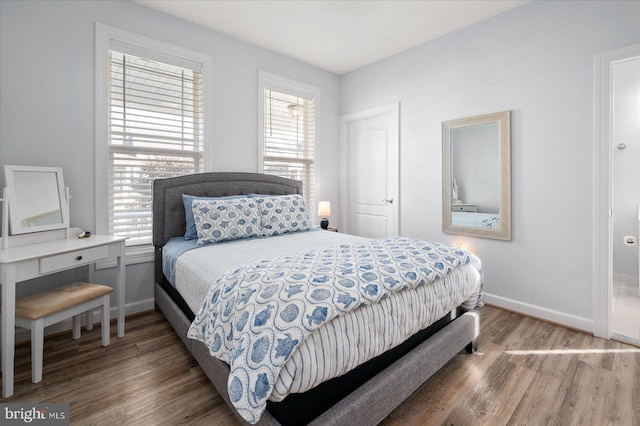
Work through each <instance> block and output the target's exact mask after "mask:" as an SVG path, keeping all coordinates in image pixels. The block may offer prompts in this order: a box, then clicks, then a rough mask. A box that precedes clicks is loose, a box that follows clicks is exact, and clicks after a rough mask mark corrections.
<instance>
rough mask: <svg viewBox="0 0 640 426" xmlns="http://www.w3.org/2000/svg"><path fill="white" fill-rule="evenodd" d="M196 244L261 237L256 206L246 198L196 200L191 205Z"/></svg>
mask: <svg viewBox="0 0 640 426" xmlns="http://www.w3.org/2000/svg"><path fill="white" fill-rule="evenodd" d="M192 209H193V218H194V220H195V223H196V231H197V232H198V244H208V243H219V242H222V241H230V240H238V239H241V238H250V237H257V236H260V235H262V228H261V226H260V211H259V209H258V203H256V201H255V200H252V199H249V198H239V199H237V200H198V199H195V200H193V202H192Z"/></svg>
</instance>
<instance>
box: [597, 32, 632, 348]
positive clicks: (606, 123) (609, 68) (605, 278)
mask: <svg viewBox="0 0 640 426" xmlns="http://www.w3.org/2000/svg"><path fill="white" fill-rule="evenodd" d="M637 57H640V44H633V45H630V46H625V47H621V48H619V49H614V50H609V51H607V52H602V53H599V54H597V55H596V57H595V67H596V69H595V86H596V87H595V110H594V112H595V120H594V125H595V129H594V136H595V137H594V150H593V157H594V166H593V167H594V171H595V173H594V174H593V176H594V178H593V188H594V197H593V199H594V213H593V235H594V237H593V248H592V256H593V262H592V264H593V334H594V335H595V336H597V337H603V338H605V339H609V338H611V335H612V329H611V325H612V317H613V311H612V309H611V301H612V299H613V220H612V208H613V66H614V65H615V64H617V63H620V62H624V61H627V60H630V59H635V58H637Z"/></svg>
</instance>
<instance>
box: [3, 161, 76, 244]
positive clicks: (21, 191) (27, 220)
mask: <svg viewBox="0 0 640 426" xmlns="http://www.w3.org/2000/svg"><path fill="white" fill-rule="evenodd" d="M4 173H5V181H6V184H7V187H6V191H5V192H6V194H5V205H7V204H6V203H7V201H8V208H5V210H4V211H3V213H4V214H6V213H7V211H8V216H9V218H8V219H9V220H8V222H9V224H10V229H9V230H7V229H6V226H3V228H5V229H3V235H7V234H6V233H7V232H8V231H10V234H11V235H18V234H26V233H30V232H40V231H49V230H54V229H62V228H69V209H68V204H67V193H66V189H65V186H64V180H63V178H62V169H61V168H58V167H31V166H4ZM3 222H4V223H7V219H6V217H5V218H3Z"/></svg>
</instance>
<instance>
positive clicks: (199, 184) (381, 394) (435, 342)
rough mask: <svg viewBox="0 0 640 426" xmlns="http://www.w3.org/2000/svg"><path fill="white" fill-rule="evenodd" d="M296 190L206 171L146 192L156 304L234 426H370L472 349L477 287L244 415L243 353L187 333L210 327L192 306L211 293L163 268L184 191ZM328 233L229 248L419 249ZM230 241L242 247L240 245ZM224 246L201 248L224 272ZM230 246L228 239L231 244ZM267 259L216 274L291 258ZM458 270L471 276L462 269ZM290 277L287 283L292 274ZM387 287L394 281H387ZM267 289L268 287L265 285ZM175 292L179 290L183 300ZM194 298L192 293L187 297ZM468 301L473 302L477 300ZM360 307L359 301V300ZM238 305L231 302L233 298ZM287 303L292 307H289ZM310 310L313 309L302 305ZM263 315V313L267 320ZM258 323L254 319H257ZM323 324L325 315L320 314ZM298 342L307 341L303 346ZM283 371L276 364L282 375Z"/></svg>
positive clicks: (179, 224) (297, 186)
mask: <svg viewBox="0 0 640 426" xmlns="http://www.w3.org/2000/svg"><path fill="white" fill-rule="evenodd" d="M301 192H302V183H301V182H298V181H294V180H290V179H285V178H280V177H276V176H268V175H262V174H255V173H205V174H198V175H189V176H182V177H177V178H170V179H160V180H156V181H155V182H154V188H153V194H154V199H153V216H154V222H153V244H154V247H155V301H156V305H157V307H158V308H159V309H160V310H161V311H162V312H163V313H164V315H165V316H166V318H167V319H168V321H169V323H170V324H171V325H172V327H173V328H174V329H175V331H176V333H177V334H178V335H179V336H180V338H181V339H182V341H183V343H184V344H185V346H186V347H187V348H188V350H189V351H190V352H191V354H192V355H193V356H194V358H195V359H196V361H197V362H198V363H199V365H200V366H201V367H202V369H203V371H204V372H205V374H206V375H207V376H208V377H209V379H210V380H211V382H212V383H213V385H214V386H215V387H216V389H217V390H218V392H219V393H220V395H221V396H222V397H223V398H224V400H225V401H226V402H227V404H228V405H229V406H230V407H231V409H232V410H233V412H234V414H235V415H236V416H237V417H238V420H239V421H240V422H241V423H242V424H249V423H251V424H260V425H280V424H283V425H284V424H322V425H326V424H336V425H337V424H349V423H358V424H377V423H379V422H380V421H381V420H383V419H384V417H386V416H387V415H388V414H389V413H390V412H391V411H392V410H393V409H394V408H396V407H397V406H398V405H399V404H401V403H402V401H404V400H405V399H406V398H407V397H408V396H409V395H410V394H411V393H412V392H414V391H415V390H416V389H417V388H418V387H419V386H420V385H421V384H422V383H424V381H426V380H427V379H428V378H429V377H430V376H431V375H433V374H434V373H435V372H436V371H438V370H439V369H440V368H441V367H442V366H443V365H444V364H446V363H447V362H448V361H449V360H450V359H451V358H452V357H453V356H455V355H456V354H458V353H459V352H460V351H461V350H463V349H466V350H467V352H472V351H473V350H474V349H475V347H476V344H477V343H476V342H477V336H478V333H479V317H478V312H477V311H476V310H474V309H473V307H474V306H477V305H480V304H481V303H482V300H481V290H480V292H479V293H475V294H476V295H474V296H473V297H470V298H469V299H470V300H472V301H473V303H472V304H471V305H470V306H466V307H463V306H461V305H462V304H460V305H456V306H454V307H453V308H451V309H450V310H447V312H446V313H445V314H443V315H442V316H441V317H439V318H437V319H435V320H434V321H431V322H432V323H431V325H430V326H429V327H427V328H424V329H421V330H420V331H418V332H416V333H414V334H413V335H411V336H410V337H409V338H407V339H406V340H405V341H404V342H403V343H401V344H399V345H397V346H395V347H393V348H392V349H389V350H385V351H384V352H383V353H381V354H376V355H375V356H374V357H373V358H372V359H369V360H367V361H366V362H364V363H362V364H360V365H358V366H356V367H355V368H353V369H350V370H349V371H348V372H346V373H344V374H340V375H339V376H337V377H334V378H331V379H329V380H326V381H324V380H323V381H322V383H320V384H319V385H315V384H314V385H313V386H312V387H311V388H310V389H305V390H303V391H302V392H300V393H291V394H289V395H288V396H286V395H283V396H282V397H281V398H280V399H282V400H281V401H277V402H275V401H271V400H269V401H267V402H266V409H265V410H264V411H263V412H260V415H259V416H258V417H251V416H247V414H246V413H245V412H243V410H242V409H241V408H240V409H239V408H237V407H238V402H237V398H236V395H235V388H234V386H233V385H234V383H236V382H237V381H236V380H234V379H235V377H237V376H234V374H235V373H234V371H235V372H237V371H244V370H242V369H237V368H236V369H235V370H234V368H235V366H234V365H235V364H234V362H235V361H236V355H241V354H242V351H237V350H236V352H234V353H233V359H232V360H227V361H228V362H224V361H221V360H220V359H218V358H215V357H212V356H211V354H210V352H211V351H212V350H213V347H214V346H216V345H214V344H212V343H210V342H207V343H205V341H204V339H202V340H196V339H193V338H189V337H188V335H189V334H190V333H191V335H192V337H193V335H194V333H196V334H197V324H205V325H206V324H210V323H213V321H211V319H210V318H209V317H206V316H205V315H209V314H205V313H204V312H203V311H204V309H201V311H200V312H195V311H196V308H197V307H198V305H199V302H198V299H199V298H203V297H204V298H205V303H204V305H207V303H208V302H207V301H208V300H209V299H212V297H211V294H212V293H211V291H212V290H213V289H210V290H209V291H210V293H209V294H207V296H203V294H202V290H200V294H199V295H198V292H197V291H195V292H193V291H192V292H189V291H185V290H184V287H185V285H186V286H188V285H190V284H192V283H191V281H192V280H191V279H190V278H181V279H182V282H183V284H181V285H180V284H176V283H175V282H173V281H174V280H176V277H175V276H174V274H178V275H179V276H180V277H184V276H185V274H186V276H187V277H188V276H189V274H190V273H191V272H190V270H189V269H188V268H187V269H185V268H186V267H185V266H184V265H183V263H184V262H182V261H181V260H180V263H176V264H172V265H169V263H172V262H173V261H169V260H167V259H171V257H167V256H168V254H167V252H168V251H170V250H169V247H170V245H171V244H172V242H174V243H175V242H176V241H177V245H178V246H180V245H181V241H180V240H182V239H184V238H183V236H184V234H185V208H184V204H183V194H189V195H191V196H196V197H230V196H237V195H242V196H246V195H249V194H260V195H259V196H260V197H268V196H272V195H291V196H294V195H295V194H301ZM305 233H306V234H305ZM335 234H336V233H333V232H327V231H322V230H313V229H311V230H305V231H302V232H299V233H291V234H288V235H279V236H274V237H269V238H267V240H269V239H271V240H270V241H264V240H265V239H261V238H255V239H248V240H242V242H243V243H244V244H245V246H242V245H238V247H240V246H242V248H240V249H237V251H238V252H239V253H250V250H248V249H247V250H245V247H249V246H252V245H254V244H270V246H268V247H269V248H268V249H267V250H268V251H269V253H270V254H272V255H274V254H277V250H278V249H274V248H271V247H273V243H272V241H273V242H276V241H279V243H278V244H279V245H280V246H286V247H289V248H290V249H292V248H295V247H297V244H303V245H304V244H307V243H306V242H303V240H307V239H313V245H314V246H317V247H320V248H319V249H316V250H313V251H312V252H309V253H306V252H305V254H304V257H305V261H306V260H308V259H307V258H308V256H310V255H311V253H313V255H314V256H318V257H319V258H322V259H325V260H326V259H327V258H328V257H327V256H329V255H330V254H331V253H333V252H338V251H342V252H344V251H345V250H344V249H343V250H337V249H336V247H337V245H344V247H349V250H351V249H352V247H358V250H360V251H362V250H364V247H365V246H366V247H371V250H382V248H381V246H380V244H386V245H392V246H393V249H394V250H395V249H398V245H409V246H410V247H413V249H414V250H415V246H414V245H411V244H418V242H415V241H413V240H410V241H408V240H406V239H404V240H403V239H398V240H394V241H393V242H386V241H385V242H377V241H362V240H359V239H358V238H357V237H349V236H347V235H342V236H338V235H335ZM278 238H280V240H278ZM332 238H339V239H336V240H335V244H333V243H331V239H332ZM350 238H353V242H352V244H351V243H350V242H349V241H347V240H349V239H350ZM238 242H240V240H239V241H238ZM348 243H349V244H348ZM225 244H227V243H226V242H225V243H221V244H213V245H208V246H205V247H208V249H211V250H219V251H218V252H217V254H213V255H212V256H214V258H216V259H218V260H219V263H220V264H221V265H223V266H220V267H223V268H226V267H227V266H228V265H227V266H224V265H225V264H224V261H223V258H224V257H225V256H226V255H227V254H228V252H232V251H233V250H232V249H228V250H227V248H231V247H236V246H234V245H231V244H227V245H226V246H225ZM232 244H236V243H235V242H232ZM336 244H337V245H336ZM419 244H422V243H419ZM436 244H437V243H436ZM385 247H386V246H385ZM420 247H422V246H420ZM203 248H204V247H203ZM261 250H262V251H264V250H265V249H264V248H262V249H258V251H261ZM354 250H355V249H354ZM425 250H426V248H425ZM443 250H444V249H443ZM178 251H179V253H178V255H177V256H176V257H175V258H177V259H182V257H183V256H184V258H187V257H189V256H192V257H194V258H198V257H201V263H207V262H206V261H202V259H203V258H202V256H204V254H201V253H205V250H201V249H197V250H189V251H185V253H184V254H182V253H180V250H178ZM283 253H284V252H283ZM250 257H251V256H249V259H248V260H251V258H250ZM265 257H267V258H269V259H267V260H264V261H256V262H249V263H247V265H246V266H245V265H241V266H239V267H238V268H235V270H232V271H228V273H225V274H224V275H225V277H223V278H227V279H231V278H233V277H234V275H233V273H236V274H238V273H240V272H242V273H243V274H245V275H246V274H249V273H251V274H255V272H256V269H255V268H258V269H259V268H262V265H264V262H267V263H269V266H270V267H271V266H274V265H272V264H275V266H277V263H278V262H281V266H280V267H281V269H282V265H286V264H287V262H291V260H290V258H289V257H287V256H284V255H282V256H276V257H273V256H271V257H269V256H265ZM226 261H227V262H231V263H229V265H230V264H232V263H233V262H234V261H235V260H234V258H233V257H231V258H230V259H228V260H226ZM282 262H284V263H282ZM208 263H215V262H208ZM176 265H178V266H176ZM247 268H254V269H247ZM232 269H234V268H232ZM467 269H469V268H467ZM467 269H466V270H467ZM465 273H469V274H470V272H465ZM477 273H478V274H479V275H478V276H477V277H475V278H469V279H470V280H471V279H475V280H476V281H479V282H481V279H482V278H481V270H479V269H478V272H477ZM290 278H291V276H288V277H287V279H290ZM293 278H295V276H294V277H293ZM194 281H197V280H194ZM218 281H219V280H218ZM218 281H216V282H218ZM449 281H451V283H449ZM449 281H447V282H448V284H444V281H443V283H442V285H445V286H450V285H453V283H452V282H453V281H455V279H454V278H451V279H449ZM390 282H393V280H391V281H390ZM185 283H186V284H185ZM242 285H244V284H241V285H239V286H238V288H240V287H241V286H242ZM247 285H249V284H247ZM260 285H263V284H260ZM181 286H182V288H181ZM233 286H235V281H234V284H233V285H232V286H230V287H228V288H231V287H233ZM265 286H266V284H265ZM247 288H248V287H247ZM266 288H268V286H267V287H266ZM290 288H292V286H289V287H287V289H290ZM381 288H382V286H381ZM179 290H182V294H181V292H180V291H179ZM266 291H267V290H265V292H266ZM324 291H326V290H317V293H316V292H314V294H316V295H318V296H319V298H321V297H326V296H323V292H324ZM194 293H195V294H196V295H195V296H194ZM248 293H249V292H244V293H241V294H242V295H246V294H248ZM404 293H406V292H404ZM404 293H403V294H404ZM239 294H240V293H239ZM349 294H351V293H349ZM363 294H364V293H363ZM345 295H347V293H346V292H343V293H341V294H340V296H341V297H346V296H345ZM354 296H355V295H354ZM365 296H366V294H365ZM216 297H217V296H216ZM395 297H396V296H395V294H392V295H391V296H390V297H386V296H385V295H382V296H379V300H378V303H380V304H383V303H386V302H389V301H390V300H392V299H393V300H395V299H394V298H395ZM474 297H475V298H477V303H476V299H474ZM343 300H344V299H343ZM347 301H350V299H347ZM234 302H235V299H234ZM467 302H468V301H467ZM358 303H360V301H359V302H358ZM372 303H373V302H372ZM389 303H390V302H389ZM237 304H239V302H238V303H237ZM345 305H346V304H345ZM364 305H365V304H364V303H360V305H359V306H360V309H358V310H359V311H363V310H366V308H368V306H366V307H364ZM467 305H468V303H467ZM288 307H290V305H289V306H288ZM269 308H270V309H271V308H272V307H271V306H269ZM312 308H313V306H311V307H310V308H309V309H312ZM266 311H267V309H264V310H263V312H262V313H263V315H262V317H263V318H266V317H268V316H269V315H268V314H270V313H271V311H270V310H269V312H266ZM285 312H286V310H285ZM318 312H319V313H321V314H322V313H324V314H326V310H325V311H324V312H322V310H321V309H319V308H315V309H314V310H313V311H311V310H310V311H309V312H308V313H309V315H301V316H300V318H301V319H303V321H306V324H308V325H309V326H311V325H313V326H314V327H316V325H315V324H316V320H317V319H318V318H316V315H315V314H316V313H318ZM264 313H266V314H267V315H266V316H265V315H264ZM281 314H282V312H281ZM349 315H350V314H343V315H342V316H340V315H338V317H339V318H343V317H349ZM214 316H215V315H214ZM325 316H326V315H325ZM221 317H222V315H221ZM274 317H275V316H274ZM280 317H281V318H284V317H283V316H282V315H280ZM258 318H259V319H260V316H259V315H258ZM322 319H324V316H323V318H322ZM257 321H258V320H256V321H255V323H254V325H255V324H258V322H257ZM333 322H334V321H328V320H327V322H326V323H325V324H322V325H318V326H317V327H316V329H314V331H309V333H312V335H313V333H316V332H320V331H319V330H324V329H325V328H326V327H328V324H329V323H333ZM318 323H320V321H318ZM205 325H203V327H202V328H203V330H204V328H206V326H205ZM260 325H262V323H260ZM236 326H237V323H236ZM194 330H195V331H194ZM288 336H289V335H288ZM289 337H291V336H289ZM288 339H289V338H288ZM274 340H275V339H274ZM281 340H282V339H280V341H279V343H282V341H281ZM291 340H293V338H290V339H289V342H290V341H291ZM297 340H300V339H296V341H297ZM309 340H311V339H309ZM258 343H259V341H258ZM303 343H305V344H306V340H305V342H303ZM218 346H220V345H218ZM250 347H251V346H250ZM252 347H253V348H254V352H253V354H255V353H256V351H255V348H256V347H257V343H255V344H253V346H252ZM280 347H286V345H280ZM302 347H303V344H300V345H299V347H298V349H296V350H295V351H293V352H294V353H295V352H296V351H302V349H301V348H302ZM311 347H312V346H311ZM247 352H248V351H247ZM289 352H291V351H289ZM253 354H252V356H253ZM243 356H244V355H242V356H239V357H238V358H239V359H240V360H242V359H243ZM292 357H293V355H292ZM222 358H224V357H222ZM286 365H289V364H286ZM286 365H285V367H283V369H284V370H285V371H286ZM230 379H231V380H230ZM250 389H251V390H254V389H255V390H256V391H257V389H258V387H257V385H256V387H255V388H254V387H253V385H252V386H251V387H250ZM303 389H304V388H303ZM230 390H231V392H230ZM274 393H276V392H274ZM232 400H233V401H232Z"/></svg>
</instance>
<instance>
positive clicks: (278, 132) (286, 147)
mask: <svg viewBox="0 0 640 426" xmlns="http://www.w3.org/2000/svg"><path fill="white" fill-rule="evenodd" d="M315 121H316V120H315V102H314V100H313V98H311V99H307V98H301V97H298V96H296V95H291V94H287V93H283V92H279V91H276V90H272V89H264V157H263V158H264V173H266V174H271V175H277V176H282V177H286V178H289V179H296V180H300V181H302V182H303V194H304V197H305V201H306V203H307V210H308V211H309V213H310V215H312V214H311V212H313V206H314V199H313V194H314V188H313V185H314V181H315V178H314V158H315Z"/></svg>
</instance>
